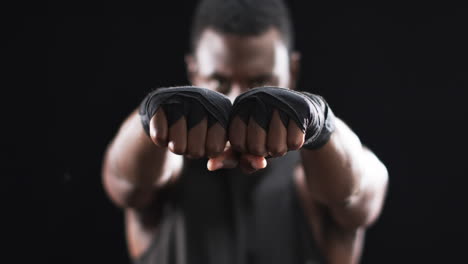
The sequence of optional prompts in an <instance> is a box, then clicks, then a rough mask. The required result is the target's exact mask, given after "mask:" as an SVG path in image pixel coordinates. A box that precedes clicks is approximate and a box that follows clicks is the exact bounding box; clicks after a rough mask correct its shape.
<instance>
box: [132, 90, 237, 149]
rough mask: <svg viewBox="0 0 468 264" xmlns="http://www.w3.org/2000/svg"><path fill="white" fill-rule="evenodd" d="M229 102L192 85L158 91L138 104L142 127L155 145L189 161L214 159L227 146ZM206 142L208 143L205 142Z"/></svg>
mask: <svg viewBox="0 0 468 264" xmlns="http://www.w3.org/2000/svg"><path fill="white" fill-rule="evenodd" d="M230 111H231V101H230V100H229V98H227V97H226V96H225V95H223V94H221V93H218V92H215V91H212V90H209V89H205V88H198V87H193V86H184V87H172V88H159V89H157V90H154V91H153V92H151V93H149V94H148V95H147V96H146V97H145V99H144V100H143V102H142V103H141V105H140V110H139V114H140V117H141V121H142V124H143V128H144V130H145V132H146V134H148V135H149V136H150V138H151V140H152V141H153V142H154V143H155V144H156V145H158V146H161V147H162V146H168V148H169V150H170V151H172V152H174V153H176V154H180V155H182V154H184V155H186V156H187V157H189V158H201V157H203V156H208V157H214V156H217V155H219V154H220V153H222V152H223V150H224V147H225V145H226V141H227V137H226V129H227V126H228V122H229V114H230ZM207 139H209V140H207Z"/></svg>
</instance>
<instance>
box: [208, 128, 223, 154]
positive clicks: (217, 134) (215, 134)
mask: <svg viewBox="0 0 468 264" xmlns="http://www.w3.org/2000/svg"><path fill="white" fill-rule="evenodd" d="M206 138H207V139H206V144H205V150H206V155H207V156H208V157H210V158H213V157H216V156H218V155H220V154H221V153H223V150H224V147H225V146H226V141H227V139H226V130H225V129H224V128H223V127H222V126H221V124H220V123H215V124H214V125H212V126H211V127H210V128H209V129H208V132H207V135H206Z"/></svg>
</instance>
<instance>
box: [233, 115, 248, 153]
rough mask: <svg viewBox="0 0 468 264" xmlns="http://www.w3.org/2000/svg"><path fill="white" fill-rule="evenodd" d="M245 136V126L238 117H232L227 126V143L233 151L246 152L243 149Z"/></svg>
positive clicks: (244, 148)
mask: <svg viewBox="0 0 468 264" xmlns="http://www.w3.org/2000/svg"><path fill="white" fill-rule="evenodd" d="M246 134H247V126H246V124H245V123H244V121H242V119H240V117H239V116H236V117H234V119H233V120H232V122H231V124H230V126H229V142H230V143H231V146H232V148H233V149H234V150H236V151H238V152H241V153H243V152H246V151H247V149H246V147H245V144H246V141H245V139H246Z"/></svg>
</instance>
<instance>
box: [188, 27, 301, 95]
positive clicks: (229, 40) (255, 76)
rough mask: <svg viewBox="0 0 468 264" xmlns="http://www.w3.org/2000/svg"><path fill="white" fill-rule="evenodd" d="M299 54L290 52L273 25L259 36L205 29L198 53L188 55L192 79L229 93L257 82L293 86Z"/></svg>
mask: <svg viewBox="0 0 468 264" xmlns="http://www.w3.org/2000/svg"><path fill="white" fill-rule="evenodd" d="M297 64H298V56H297V55H294V56H292V59H291V58H290V56H289V53H288V50H287V47H286V45H285V44H284V42H283V41H282V39H281V37H280V34H279V33H278V31H277V30H275V29H273V28H272V29H270V30H268V31H266V32H264V33H262V34H260V35H258V36H239V35H234V34H223V33H218V32H216V31H214V30H211V29H206V30H205V31H204V32H203V33H202V34H201V37H200V40H199V43H198V46H197V49H196V51H195V54H193V55H192V56H188V57H187V66H188V72H189V77H190V81H191V82H192V84H193V85H194V86H199V87H205V88H209V89H212V90H215V91H218V92H220V93H223V94H225V95H227V96H228V97H229V98H231V100H232V101H233V100H234V99H235V98H236V97H237V96H238V95H239V94H241V93H243V92H245V91H247V90H248V89H251V88H254V87H258V86H265V85H270V86H280V87H285V88H292V89H293V88H294V87H293V86H294V83H295V76H296V74H295V73H296V71H297Z"/></svg>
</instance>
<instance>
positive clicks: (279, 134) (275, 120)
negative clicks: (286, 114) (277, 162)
mask: <svg viewBox="0 0 468 264" xmlns="http://www.w3.org/2000/svg"><path fill="white" fill-rule="evenodd" d="M287 137H288V130H287V128H286V127H285V126H284V125H283V122H282V121H281V118H280V115H279V113H278V110H276V109H275V110H274V111H273V115H272V117H271V121H270V128H269V129H268V139H267V150H268V154H269V155H271V156H272V157H280V156H283V155H284V154H286V152H287V151H288V145H287V143H286V141H287Z"/></svg>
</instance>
